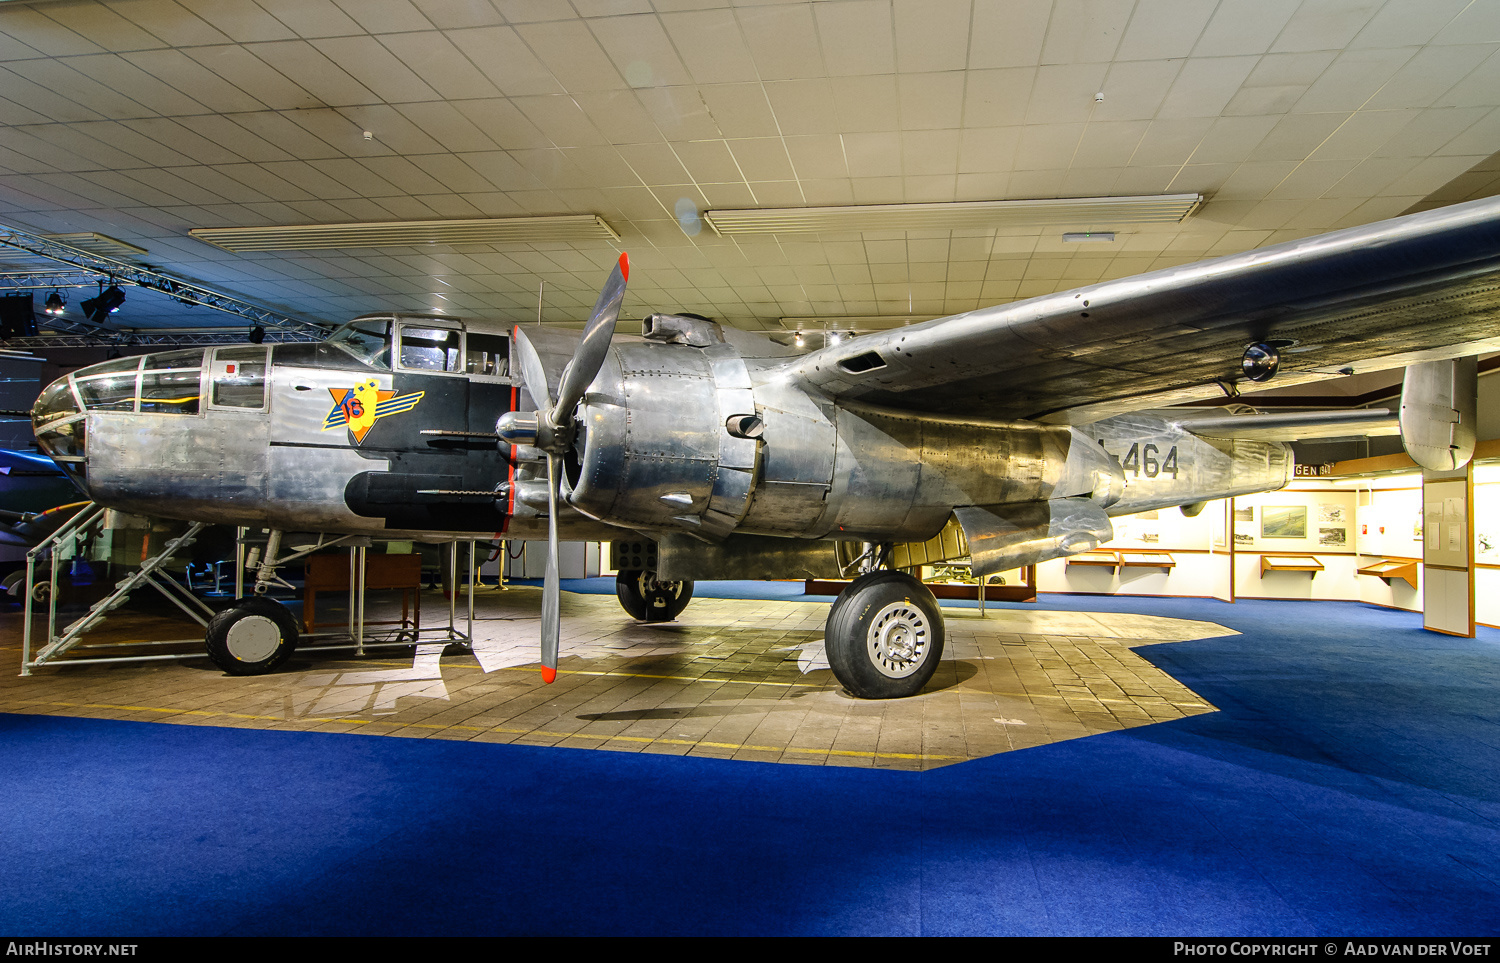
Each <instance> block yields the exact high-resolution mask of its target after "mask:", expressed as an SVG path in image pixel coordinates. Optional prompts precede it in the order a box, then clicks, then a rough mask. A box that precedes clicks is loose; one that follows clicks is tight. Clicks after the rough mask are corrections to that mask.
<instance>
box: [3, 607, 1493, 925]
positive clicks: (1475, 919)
mask: <svg viewBox="0 0 1500 963" xmlns="http://www.w3.org/2000/svg"><path fill="white" fill-rule="evenodd" d="M1040 604H1041V605H1042V606H1043V607H1049V606H1053V605H1056V606H1058V607H1065V608H1075V609H1088V610H1096V611H1133V612H1145V613H1150V614H1159V615H1171V616H1176V617H1181V618H1196V619H1209V620H1213V621H1218V622H1221V623H1223V624H1225V625H1229V626H1231V627H1233V628H1236V629H1239V630H1240V631H1241V632H1243V633H1244V634H1243V635H1240V636H1233V637H1228V638H1220V639H1211V640H1206V641H1201V642H1186V643H1173V644H1168V645H1158V646H1153V647H1149V648H1146V649H1143V650H1141V652H1142V654H1144V655H1145V656H1146V657H1147V658H1149V659H1150V660H1151V661H1153V662H1155V663H1156V664H1157V665H1159V666H1161V667H1162V668H1164V669H1165V670H1166V671H1168V672H1169V673H1171V674H1172V675H1173V676H1175V677H1176V678H1178V679H1180V680H1181V681H1182V682H1184V683H1186V684H1187V685H1189V686H1190V687H1192V688H1193V689H1194V690H1196V691H1197V692H1198V693H1200V694H1201V695H1203V696H1204V697H1205V698H1207V699H1208V700H1209V701H1211V702H1212V703H1214V704H1215V705H1216V706H1218V707H1219V709H1220V711H1218V712H1213V713H1208V714H1206V715H1201V716H1196V717H1193V718H1190V719H1184V720H1180V721H1177V722H1172V723H1165V724H1160V725H1155V726H1147V727H1142V728H1137V729H1132V730H1129V731H1127V732H1120V733H1114V734H1110V735H1105V736H1095V737H1091V738H1088V739H1080V740H1075V741H1072V742H1067V743H1060V744H1057V745H1052V746H1046V747H1041V748H1036V749H1030V750H1025V751H1020V752H1013V753H1008V754H1004V755H1001V756H996V757H992V758H990V759H986V760H982V761H978V762H971V763H966V764H962V765H957V766H951V767H948V768H945V769H941V770H936V771H933V772H928V773H904V772H887V771H874V770H859V769H840V768H826V767H808V766H774V765H768V764H755V763H737V762H724V761H717V760H702V759H687V758H678V757H669V756H658V755H649V756H648V755H636V754H627V753H610V752H593V751H586V750H567V749H537V748H528V747H521V746H500V745H476V744H469V743H455V742H442V741H435V740H424V741H418V740H407V739H394V738H373V737H368V736H345V735H325V734H314V733H282V732H258V731H248V730H235V729H215V728H208V727H190V726H174V725H164V724H148V723H125V722H102V721H95V720H81V719H67V718H49V717H40V716H15V715H10V716H3V715H0V747H3V752H4V759H5V765H4V767H3V772H0V793H3V796H0V798H3V799H4V800H5V806H4V815H3V816H0V826H3V829H0V840H3V852H4V858H3V859H0V889H3V892H5V893H6V898H5V899H4V900H3V901H0V928H3V930H4V931H5V932H7V933H12V934H26V935H28V936H40V935H66V936H82V935H116V936H121V935H151V934H353V933H364V934H440V933H449V934H457V933H474V934H508V933H534V934H567V933H592V934H626V933H763V934H819V933H821V934H843V933H858V934H964V933H970V934H1156V935H1170V936H1186V935H1318V936H1376V935H1400V936H1461V935H1467V936H1486V935H1489V936H1493V935H1495V932H1496V930H1497V929H1500V925H1497V920H1500V709H1497V706H1496V701H1497V699H1496V696H1497V693H1500V633H1497V632H1494V631H1491V630H1481V632H1482V634H1481V637H1480V638H1479V639H1477V640H1471V639H1457V638H1452V637H1449V636H1441V635H1435V634H1432V633H1427V632H1423V631H1421V629H1420V628H1419V625H1420V623H1419V619H1418V617H1417V616H1414V615H1410V614H1407V613H1400V612H1391V611H1387V610H1383V609H1374V608H1370V607H1366V606H1361V605H1357V604H1351V603H1291V604H1273V603H1266V602H1253V601H1252V602H1241V603H1239V604H1238V605H1227V604H1223V603H1217V602H1205V601H1192V600H1155V599H1123V598H1115V599H1100V598H1088V597H1081V598H1080V597H1066V598H1062V597H1050V598H1048V597H1044V598H1043V600H1042V602H1041V603H1040Z"/></svg>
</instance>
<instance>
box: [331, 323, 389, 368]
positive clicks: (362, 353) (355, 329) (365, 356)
mask: <svg viewBox="0 0 1500 963" xmlns="http://www.w3.org/2000/svg"><path fill="white" fill-rule="evenodd" d="M327 343H328V344H331V345H334V346H335V347H338V348H342V349H343V350H345V351H347V352H348V353H349V354H352V355H353V356H354V357H355V359H356V360H358V361H360V362H362V363H363V364H367V365H370V366H372V367H375V368H385V369H387V370H389V369H390V367H391V323H390V322H389V321H350V322H349V323H348V324H346V325H344V326H343V327H341V328H339V329H338V330H337V331H335V332H333V334H331V335H329V336H328V341H327Z"/></svg>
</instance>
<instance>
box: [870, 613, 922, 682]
mask: <svg viewBox="0 0 1500 963" xmlns="http://www.w3.org/2000/svg"><path fill="white" fill-rule="evenodd" d="M931 641H932V634H931V626H929V625H928V624H927V616H926V615H924V614H923V613H922V610H921V609H919V608H917V607H916V606H915V605H913V604H911V602H908V601H901V602H893V603H891V604H890V605H887V606H886V607H885V608H883V609H881V610H880V611H879V612H878V613H877V614H876V616H875V619H874V621H873V622H872V623H871V625H870V634H869V645H868V648H869V653H870V662H871V663H872V664H873V665H874V666H875V668H877V669H879V670H880V672H881V674H882V675H885V676H887V677H889V678H892V679H903V678H905V677H907V676H909V675H911V674H912V673H913V672H916V671H917V670H918V669H919V668H921V667H922V663H923V662H925V661H927V654H928V652H930V651H931Z"/></svg>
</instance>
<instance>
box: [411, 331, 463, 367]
mask: <svg viewBox="0 0 1500 963" xmlns="http://www.w3.org/2000/svg"><path fill="white" fill-rule="evenodd" d="M463 346H464V344H463V335H462V334H460V333H459V332H457V331H454V330H451V329H449V328H416V327H411V326H407V325H403V326H402V328H401V367H403V368H406V369H408V370H417V371H451V372H454V373H458V372H462V371H463V370H464V367H463V356H464V354H463Z"/></svg>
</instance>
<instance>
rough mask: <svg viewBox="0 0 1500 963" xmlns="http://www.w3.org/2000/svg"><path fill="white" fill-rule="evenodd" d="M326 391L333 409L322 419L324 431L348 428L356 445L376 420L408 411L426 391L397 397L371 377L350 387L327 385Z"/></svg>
mask: <svg viewBox="0 0 1500 963" xmlns="http://www.w3.org/2000/svg"><path fill="white" fill-rule="evenodd" d="M328 393H329V394H331V395H333V408H332V410H330V411H329V412H328V417H327V418H324V419H323V430H324V431H329V430H331V429H334V428H345V427H347V428H348V429H349V434H350V435H351V436H352V437H353V438H354V443H355V444H356V445H359V444H362V443H363V442H364V440H365V435H367V434H369V431H370V429H371V428H373V427H374V426H375V421H376V419H379V418H384V417H385V416H386V415H399V414H400V413H401V412H403V411H411V410H412V409H413V408H415V407H416V406H417V402H419V401H421V400H422V395H424V394H426V392H423V391H418V392H416V393H414V394H409V395H399V396H398V395H397V394H396V392H394V391H382V390H381V389H380V382H378V381H375V380H373V379H371V380H370V381H362V382H360V383H359V384H357V385H355V386H354V387H353V388H329V389H328Z"/></svg>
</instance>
